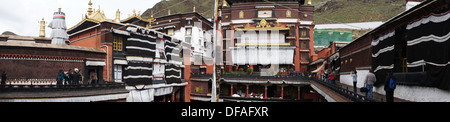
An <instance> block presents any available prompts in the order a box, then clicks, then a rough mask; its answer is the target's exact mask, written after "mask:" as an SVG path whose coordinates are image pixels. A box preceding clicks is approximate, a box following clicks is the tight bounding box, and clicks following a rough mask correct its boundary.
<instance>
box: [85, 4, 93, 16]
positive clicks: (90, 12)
mask: <svg viewBox="0 0 450 122" xmlns="http://www.w3.org/2000/svg"><path fill="white" fill-rule="evenodd" d="M88 5H89V7H88V11H87V12H88V15H89V16H90V15H92V12H94V11H92V2H91V0H89V3H88Z"/></svg>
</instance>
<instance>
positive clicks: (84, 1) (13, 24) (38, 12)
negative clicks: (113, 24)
mask: <svg viewBox="0 0 450 122" xmlns="http://www.w3.org/2000/svg"><path fill="white" fill-rule="evenodd" d="M159 1H161V0H92V3H93V5H92V8H93V9H95V10H97V9H98V6H99V5H100V9H101V10H103V11H104V12H105V15H106V17H107V18H109V19H114V18H115V17H116V11H117V9H119V10H120V18H121V19H126V18H128V14H132V13H133V9H136V13H137V12H138V11H141V14H142V13H144V11H145V10H147V9H149V8H151V7H153V6H154V5H155V4H156V3H158V2H159ZM88 3H89V0H7V1H2V4H0V34H1V33H3V32H4V31H11V32H14V33H16V34H18V35H21V36H39V21H40V20H41V19H42V17H44V20H45V21H46V22H47V24H46V30H45V31H46V37H49V35H50V33H51V29H50V28H48V27H47V26H48V23H50V22H51V21H52V19H53V12H56V11H58V8H62V9H61V11H62V12H65V13H66V24H67V28H71V27H73V26H74V25H76V24H77V23H78V22H80V21H81V17H82V16H81V15H82V14H86V13H87V10H88Z"/></svg>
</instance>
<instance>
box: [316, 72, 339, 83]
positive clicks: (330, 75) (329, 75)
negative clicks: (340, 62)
mask: <svg viewBox="0 0 450 122" xmlns="http://www.w3.org/2000/svg"><path fill="white" fill-rule="evenodd" d="M334 77H335V73H334V72H333V71H331V70H325V71H320V73H319V75H316V78H318V79H321V80H325V81H326V82H328V83H332V84H336V80H335V78H334Z"/></svg>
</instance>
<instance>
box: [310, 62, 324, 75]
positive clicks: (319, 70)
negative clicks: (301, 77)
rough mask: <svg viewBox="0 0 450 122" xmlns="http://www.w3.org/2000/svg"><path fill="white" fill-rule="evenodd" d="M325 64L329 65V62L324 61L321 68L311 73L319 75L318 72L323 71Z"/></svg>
mask: <svg viewBox="0 0 450 122" xmlns="http://www.w3.org/2000/svg"><path fill="white" fill-rule="evenodd" d="M325 64H327V61H324V62H323V63H322V65H321V66H320V67H319V68H317V69H316V70H314V71H312V72H311V73H317V72H319V71H320V70H322V68H323V67H324V66H325Z"/></svg>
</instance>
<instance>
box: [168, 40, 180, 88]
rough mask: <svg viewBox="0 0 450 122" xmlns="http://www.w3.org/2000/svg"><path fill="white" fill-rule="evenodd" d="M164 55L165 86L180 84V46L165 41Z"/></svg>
mask: <svg viewBox="0 0 450 122" xmlns="http://www.w3.org/2000/svg"><path fill="white" fill-rule="evenodd" d="M164 45H165V46H164V47H165V49H164V50H165V53H166V57H167V61H168V63H167V64H166V65H165V67H166V69H165V70H166V71H165V79H166V83H167V84H172V83H181V67H180V66H181V65H182V64H181V61H182V60H181V58H180V45H179V44H178V43H176V42H172V41H165V43H164Z"/></svg>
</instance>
